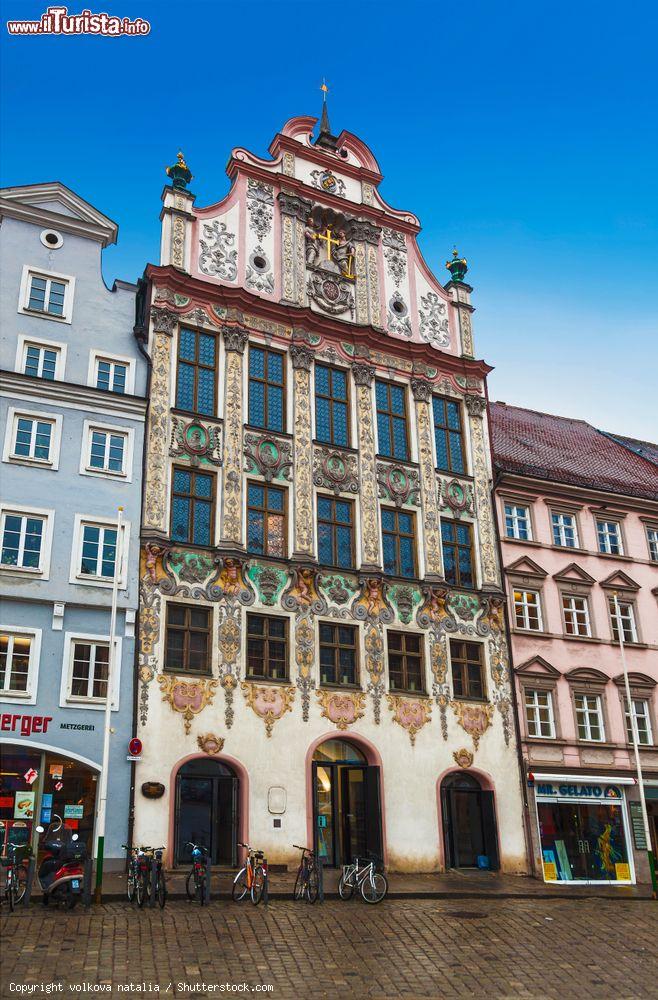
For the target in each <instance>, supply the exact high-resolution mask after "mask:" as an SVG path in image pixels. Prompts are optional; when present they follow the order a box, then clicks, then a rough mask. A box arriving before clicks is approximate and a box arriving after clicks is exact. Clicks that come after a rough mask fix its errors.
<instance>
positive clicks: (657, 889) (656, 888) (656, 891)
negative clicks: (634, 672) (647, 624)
mask: <svg viewBox="0 0 658 1000" xmlns="http://www.w3.org/2000/svg"><path fill="white" fill-rule="evenodd" d="M613 597H614V601H615V618H616V620H617V637H618V639H619V652H620V653H621V665H622V669H623V671H624V686H625V688H626V703H627V705H628V714H629V717H630V720H631V736H632V738H633V750H634V751H635V767H636V769H637V783H638V786H639V789H640V805H641V807H642V820H643V823H644V836H645V838H646V842H647V857H648V859H649V871H650V872H651V887H652V889H653V898H654V899H658V884H656V863H655V859H654V856H653V851H652V849H651V833H650V831H649V815H648V813H647V802H646V798H645V796H644V779H643V777H642V763H641V761H640V740H639V734H638V729H637V718H636V717H635V712H634V711H633V702H632V699H631V685H630V683H629V680H628V669H627V667H626V653H625V650H624V630H623V628H622V621H621V609H620V607H619V601H618V600H617V591H615V592H614V594H613Z"/></svg>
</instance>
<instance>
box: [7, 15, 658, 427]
mask: <svg viewBox="0 0 658 1000" xmlns="http://www.w3.org/2000/svg"><path fill="white" fill-rule="evenodd" d="M46 6H47V4H46V3H45V2H44V3H33V2H31V0H21V2H16V0H3V2H2V4H1V9H2V21H3V24H2V29H1V31H2V33H1V40H0V48H1V51H0V55H1V57H2V58H1V69H0V72H1V74H2V76H1V82H2V106H1V112H2V117H1V121H0V140H1V143H2V146H1V159H0V168H1V173H0V183H2V184H3V185H11V184H25V183H32V182H36V181H44V180H54V179H58V180H61V181H63V182H64V183H65V184H68V185H69V186H70V187H72V188H73V189H74V190H76V191H77V192H78V193H79V194H80V195H82V197H84V198H86V199H88V200H89V201H91V202H92V203H93V204H94V205H96V206H97V207H98V208H99V209H100V210H101V211H103V212H105V213H106V214H107V215H109V216H110V217H112V218H114V219H115V220H116V221H117V222H118V223H119V226H120V233H119V245H118V247H114V248H111V249H110V250H109V251H106V257H105V277H106V280H107V281H110V282H111V281H112V280H113V279H114V277H116V276H118V277H122V278H126V279H131V280H134V279H136V277H137V276H138V275H139V274H140V273H141V272H142V270H143V267H144V264H145V263H146V262H147V261H155V260H157V253H158V245H159V243H158V241H159V222H158V214H159V209H160V193H161V190H162V186H163V183H164V182H165V180H166V178H165V176H164V173H163V168H164V166H165V165H166V164H168V163H171V162H172V161H173V159H174V157H175V153H176V150H177V149H178V148H179V147H181V148H182V149H183V150H184V152H185V155H186V157H187V160H188V163H189V165H190V167H191V169H192V171H193V172H194V175H195V179H194V181H193V182H192V185H191V187H192V190H193V191H194V192H195V194H196V195H197V204H199V205H204V204H208V203H211V202H213V201H217V200H218V199H219V198H221V197H222V196H223V195H224V193H225V192H226V190H227V187H228V179H227V178H226V175H225V171H224V168H225V165H226V162H227V159H228V155H229V152H230V149H231V148H232V147H233V146H236V145H243V146H246V147H248V148H249V149H251V150H253V151H254V152H255V153H257V154H260V155H265V154H266V149H267V146H268V145H269V142H270V140H271V138H272V136H273V135H274V133H275V132H276V131H277V130H278V128H279V127H280V126H281V125H282V124H283V122H284V121H285V120H286V119H287V118H289V117H291V116H293V115H295V114H317V113H319V109H320V97H321V95H320V92H319V89H318V88H319V85H320V83H321V79H322V76H323V75H324V76H326V78H327V81H328V83H329V86H330V94H329V102H330V104H329V107H330V113H331V122H332V126H333V128H334V131H335V132H338V131H340V130H341V129H343V128H346V129H348V130H349V131H351V132H355V133H357V134H358V135H360V136H361V137H362V138H363V139H364V140H365V141H366V142H367V143H368V144H369V145H370V146H371V148H372V149H373V151H374V153H375V155H376V156H377V158H378V160H379V163H380V165H381V168H382V171H383V173H384V175H385V179H384V182H383V184H382V188H381V190H382V194H383V196H384V197H385V198H386V200H387V201H388V202H389V203H390V204H392V205H394V206H396V207H398V208H407V209H410V210H412V211H413V212H415V213H416V214H417V215H418V216H419V217H420V219H421V222H422V224H423V232H422V234H421V238H420V239H421V247H422V250H423V253H424V254H425V257H426V259H427V260H428V262H429V263H430V265H431V266H432V267H433V269H434V270H435V271H436V272H437V273H438V274H439V275H441V276H442V280H443V272H444V268H443V264H444V261H445V260H446V258H447V256H448V255H449V252H450V250H451V248H452V246H453V244H456V245H457V246H458V248H459V250H460V252H461V253H463V254H465V255H466V256H467V258H468V260H469V263H470V272H469V280H470V281H471V282H472V284H473V286H474V289H475V291H474V297H473V301H474V304H475V306H476V307H477V312H476V314H475V335H476V345H477V352H478V354H479V355H480V356H482V357H484V358H486V360H487V361H489V363H490V364H492V365H494V366H495V369H496V370H495V371H494V373H493V374H492V376H491V382H490V394H491V397H492V398H493V399H502V400H505V401H506V402H508V403H515V404H518V405H521V406H529V407H533V408H535V409H539V410H546V411H549V412H553V413H559V414H564V415H570V416H574V417H581V418H583V419H586V420H589V421H591V422H592V423H594V424H595V425H597V426H599V427H601V428H604V429H606V430H613V431H618V432H621V433H626V434H630V435H634V436H637V437H645V438H649V439H653V440H654V441H655V440H658V416H657V414H658V407H657V406H656V395H657V387H658V375H657V371H658V365H657V361H658V305H657V301H658V194H657V191H658V185H657V183H656V178H657V177H658V121H657V118H658V113H657V111H656V106H657V105H656V96H657V91H658V87H657V82H658V81H657V76H658V72H657V69H656V66H657V60H656V52H655V44H656V37H657V34H658V6H657V5H656V4H655V3H652V2H633V0H631V2H627V3H626V4H624V5H620V4H612V3H610V2H606V0H602V2H599V3H590V2H579V0H571V2H570V3H564V2H561V0H557V2H554V3H544V2H541V0H536V2H532V3H528V2H527V0H526V2H525V3H514V2H511V3H509V2H508V3H505V4H501V3H493V2H488V3H485V2H478V0H472V2H471V3H469V4H463V5H459V4H455V3H446V2H443V0H436V2H434V3H425V2H423V3H419V2H413V0H407V2H405V3H403V4H400V5H397V4H395V5H394V4H390V3H388V2H386V0H381V2H363V0H352V2H351V3H338V2H336V3H334V4H328V3H326V2H324V3H320V2H315V3H313V2H310V0H309V2H283V0H278V2H277V0H270V2H268V3H259V2H254V0H250V2H249V3H246V2H235V0H233V2H230V3H229V2H225V0H214V2H205V3H204V2H198V0H185V2H179V3H177V4H173V3H170V2H165V0H160V2H158V3H153V2H149V0H139V2H136V0H98V3H95V0H88V2H86V3H82V2H80V3H77V2H74V0H68V7H69V13H78V12H79V11H80V10H81V9H82V8H83V7H85V6H86V7H89V8H91V9H92V11H99V10H100V11H108V12H109V13H112V14H117V15H121V16H128V17H133V18H134V17H143V18H146V19H148V20H149V21H150V22H151V25H152V31H151V34H150V35H149V36H147V37H146V38H143V37H141V38H123V39H103V38H88V37H50V38H45V37H42V38H36V39H34V38H29V39H28V38H18V39H14V38H9V37H8V35H7V33H6V29H5V26H4V21H6V20H7V19H14V18H32V17H33V18H35V19H37V18H38V17H39V16H40V15H41V13H42V12H43V11H44V9H45V7H46Z"/></svg>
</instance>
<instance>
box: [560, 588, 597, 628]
mask: <svg viewBox="0 0 658 1000" xmlns="http://www.w3.org/2000/svg"><path fill="white" fill-rule="evenodd" d="M565 601H567V602H568V603H569V607H565ZM576 601H578V602H582V605H583V607H582V608H576V607H575V606H574V604H575V602H576ZM560 604H561V605H562V624H563V626H564V634H565V635H568V636H569V637H570V638H576V639H583V638H587V639H591V638H592V623H591V621H590V616H589V601H588V600H587V598H586V597H584V596H583V594H568V593H564V592H563V593H561V594H560ZM583 613H584V615H585V631H584V632H581V631H580V627H579V621H578V616H579V615H582V614H583ZM569 617H571V624H572V626H578V628H577V630H575V631H573V632H569V631H568V629H567V621H568V619H569Z"/></svg>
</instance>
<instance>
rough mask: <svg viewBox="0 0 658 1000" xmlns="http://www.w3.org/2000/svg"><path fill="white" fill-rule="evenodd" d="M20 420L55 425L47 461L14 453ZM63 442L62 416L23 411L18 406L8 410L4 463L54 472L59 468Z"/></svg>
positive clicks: (3, 454) (36, 411)
mask: <svg viewBox="0 0 658 1000" xmlns="http://www.w3.org/2000/svg"><path fill="white" fill-rule="evenodd" d="M20 418H23V419H27V420H43V421H46V422H47V423H49V424H52V425H53V428H52V433H51V435H50V454H49V456H48V458H47V459H43V458H30V457H29V456H27V455H17V454H16V453H15V451H14V448H15V446H16V432H17V430H18V421H19V419H20ZM61 441H62V414H61V413H45V412H41V411H38V410H28V409H22V408H19V407H17V406H10V407H9V409H8V410H7V426H6V429H5V440H4V445H3V448H2V461H3V462H11V463H12V464H14V465H29V466H34V467H36V468H37V469H52V470H53V471H54V472H56V471H57V469H58V468H59V452H60V445H61Z"/></svg>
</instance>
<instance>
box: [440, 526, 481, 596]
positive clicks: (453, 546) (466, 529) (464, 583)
mask: <svg viewBox="0 0 658 1000" xmlns="http://www.w3.org/2000/svg"><path fill="white" fill-rule="evenodd" d="M441 545H442V547H443V575H444V576H445V580H446V583H450V584H452V586H453V587H468V588H471V587H474V586H475V580H474V575H473V537H472V534H471V526H470V524H464V523H462V522H460V521H450V520H448V519H447V518H441Z"/></svg>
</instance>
